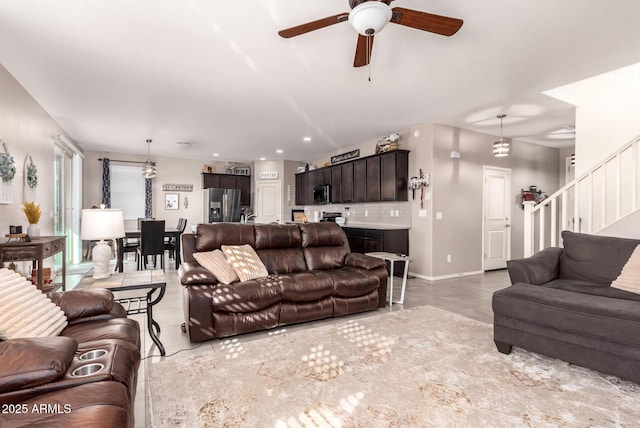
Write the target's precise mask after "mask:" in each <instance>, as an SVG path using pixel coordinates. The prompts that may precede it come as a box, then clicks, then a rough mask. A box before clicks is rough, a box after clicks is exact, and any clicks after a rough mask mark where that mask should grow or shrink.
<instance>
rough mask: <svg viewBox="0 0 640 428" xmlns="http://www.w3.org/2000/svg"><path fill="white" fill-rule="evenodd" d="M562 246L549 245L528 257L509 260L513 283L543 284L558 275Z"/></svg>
mask: <svg viewBox="0 0 640 428" xmlns="http://www.w3.org/2000/svg"><path fill="white" fill-rule="evenodd" d="M560 254H562V248H558V247H549V248H545V249H544V250H542V251H540V252H538V253H536V254H534V255H533V256H531V257H527V258H526V259H518V260H509V261H507V270H508V271H509V277H510V278H511V284H516V283H518V282H523V283H525V284H533V285H542V284H546V283H547V282H549V281H552V280H554V279H556V278H557V277H558V267H559V265H560Z"/></svg>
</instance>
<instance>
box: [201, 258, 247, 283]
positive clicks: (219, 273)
mask: <svg viewBox="0 0 640 428" xmlns="http://www.w3.org/2000/svg"><path fill="white" fill-rule="evenodd" d="M193 258H194V259H196V260H197V262H198V263H200V265H202V267H203V268H205V269H207V270H208V271H210V272H211V273H212V274H214V275H215V277H216V278H217V279H218V281H220V282H221V283H223V284H231V283H232V282H234V281H238V275H236V271H235V270H233V268H232V267H231V265H230V264H229V262H228V261H227V258H226V257H225V256H224V253H223V252H222V251H220V250H213V251H207V252H202V253H193Z"/></svg>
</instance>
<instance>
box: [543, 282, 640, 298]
mask: <svg viewBox="0 0 640 428" xmlns="http://www.w3.org/2000/svg"><path fill="white" fill-rule="evenodd" d="M543 287H546V288H555V289H556V290H564V291H572V292H576V293H584V294H590V295H592V296H601V297H609V298H612V299H623V300H635V301H636V302H640V294H635V293H631V292H629V291H624V290H619V289H617V288H613V287H611V286H609V285H607V284H599V283H597V282H591V281H581V280H573V279H556V280H553V281H549V282H548V283H546V284H544V285H543Z"/></svg>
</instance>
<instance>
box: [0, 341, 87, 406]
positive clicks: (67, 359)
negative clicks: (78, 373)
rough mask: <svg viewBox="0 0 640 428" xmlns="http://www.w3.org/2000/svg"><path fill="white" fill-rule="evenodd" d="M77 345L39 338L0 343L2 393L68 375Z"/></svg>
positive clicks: (41, 383) (75, 343) (71, 342)
mask: <svg viewBox="0 0 640 428" xmlns="http://www.w3.org/2000/svg"><path fill="white" fill-rule="evenodd" d="M77 348H78V342H76V341H75V340H74V339H72V338H70V337H65V336H55V337H37V338H23V339H12V340H7V341H4V342H0V394H3V393H6V392H11V391H16V390H19V389H25V388H32V387H34V386H38V385H43V384H46V383H49V382H53V381H55V380H56V379H58V378H60V377H62V376H64V375H65V373H66V372H67V370H68V369H69V365H70V364H71V362H72V361H73V357H74V354H75V352H76V349H77Z"/></svg>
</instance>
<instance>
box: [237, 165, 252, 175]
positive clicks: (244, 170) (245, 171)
mask: <svg viewBox="0 0 640 428" xmlns="http://www.w3.org/2000/svg"><path fill="white" fill-rule="evenodd" d="M233 174H234V175H251V167H248V166H236V167H235V168H233Z"/></svg>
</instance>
